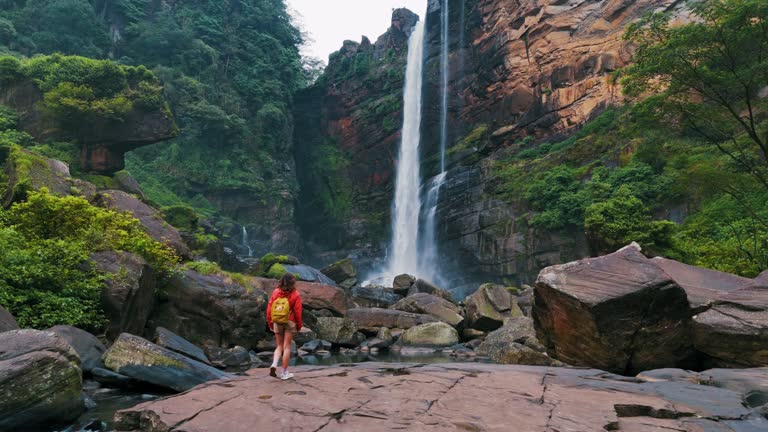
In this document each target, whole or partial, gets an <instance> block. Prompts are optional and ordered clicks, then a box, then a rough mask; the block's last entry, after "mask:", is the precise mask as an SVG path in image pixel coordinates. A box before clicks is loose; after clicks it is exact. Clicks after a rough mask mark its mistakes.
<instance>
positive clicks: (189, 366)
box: [103, 333, 232, 392]
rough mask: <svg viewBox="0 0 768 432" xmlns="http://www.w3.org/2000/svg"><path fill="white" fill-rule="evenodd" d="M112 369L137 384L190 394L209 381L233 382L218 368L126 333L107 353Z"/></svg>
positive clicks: (106, 356) (105, 356)
mask: <svg viewBox="0 0 768 432" xmlns="http://www.w3.org/2000/svg"><path fill="white" fill-rule="evenodd" d="M103 360H104V364H105V365H106V366H107V368H108V369H110V370H112V371H114V372H117V373H119V374H121V375H126V376H129V377H131V378H133V379H135V380H137V381H141V382H145V383H149V384H154V385H157V386H161V387H166V388H169V389H172V390H176V391H180V392H181V391H186V390H189V389H191V388H192V387H195V386H196V385H198V384H202V383H204V382H207V381H212V380H219V379H227V378H232V375H230V374H228V373H226V372H222V371H220V370H218V369H216V368H214V367H211V366H208V365H206V364H203V363H201V362H199V361H197V360H193V359H191V358H189V357H186V356H184V355H181V354H178V353H175V352H173V351H171V350H168V349H165V348H163V347H161V346H158V345H155V344H153V343H151V342H149V341H148V340H146V339H142V338H140V337H138V336H134V335H131V334H128V333H123V334H121V335H120V337H119V338H118V339H117V340H116V341H115V343H114V344H113V345H112V346H111V347H110V348H109V350H107V352H106V353H104V357H103Z"/></svg>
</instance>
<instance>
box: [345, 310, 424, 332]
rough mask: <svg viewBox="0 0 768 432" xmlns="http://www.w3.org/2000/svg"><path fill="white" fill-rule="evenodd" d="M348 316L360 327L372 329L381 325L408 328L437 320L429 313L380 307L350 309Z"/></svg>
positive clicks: (376, 329) (374, 329)
mask: <svg viewBox="0 0 768 432" xmlns="http://www.w3.org/2000/svg"><path fill="white" fill-rule="evenodd" d="M347 318H349V319H351V320H352V321H354V322H355V323H356V324H357V326H358V327H360V328H365V329H367V330H372V331H378V329H379V327H387V328H401V329H408V328H411V327H415V326H417V325H420V324H426V323H430V322H436V321H437V319H435V318H434V317H431V316H429V315H424V314H415V313H410V312H403V311H399V310H394V309H379V308H356V309H350V310H349V312H347Z"/></svg>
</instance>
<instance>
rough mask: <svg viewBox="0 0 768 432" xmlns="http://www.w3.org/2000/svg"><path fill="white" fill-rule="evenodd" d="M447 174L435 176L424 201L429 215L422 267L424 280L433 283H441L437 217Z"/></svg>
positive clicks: (423, 244) (426, 220) (426, 219)
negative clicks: (441, 190) (439, 200)
mask: <svg viewBox="0 0 768 432" xmlns="http://www.w3.org/2000/svg"><path fill="white" fill-rule="evenodd" d="M445 174H446V173H445V172H442V173H440V174H438V175H437V176H435V177H434V178H433V179H432V181H431V182H430V184H429V189H427V196H426V199H425V201H424V205H425V208H426V209H427V210H426V212H427V214H426V215H425V218H424V219H425V223H424V239H423V241H422V250H423V254H422V256H421V261H420V267H421V269H422V272H423V274H422V275H421V276H422V277H423V278H424V279H427V280H429V281H431V282H433V283H437V284H439V283H441V282H442V279H441V275H440V271H439V270H440V268H439V264H438V263H439V258H440V257H439V255H438V248H437V226H436V224H435V215H436V213H437V201H438V199H439V198H440V188H441V187H442V186H443V183H444V182H445Z"/></svg>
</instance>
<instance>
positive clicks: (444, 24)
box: [440, 0, 449, 174]
mask: <svg viewBox="0 0 768 432" xmlns="http://www.w3.org/2000/svg"><path fill="white" fill-rule="evenodd" d="M448 1H449V0H443V5H442V8H440V44H441V49H440V173H441V174H442V173H444V172H445V148H446V146H447V144H448V45H449V40H448V38H449V34H448V23H449V21H448V12H449V11H448Z"/></svg>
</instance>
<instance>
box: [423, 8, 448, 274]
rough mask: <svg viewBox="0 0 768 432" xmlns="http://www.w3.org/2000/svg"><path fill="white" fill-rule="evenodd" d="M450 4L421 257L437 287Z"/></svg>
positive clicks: (443, 13)
mask: <svg viewBox="0 0 768 432" xmlns="http://www.w3.org/2000/svg"><path fill="white" fill-rule="evenodd" d="M448 1H449V0H443V3H442V7H441V9H440V44H441V47H440V174H438V175H436V176H435V177H434V178H432V181H431V182H430V185H429V189H427V192H426V199H425V200H424V201H425V202H424V204H425V211H426V213H425V215H424V221H425V223H424V238H423V242H422V245H423V247H422V249H423V251H424V253H423V255H422V257H421V261H420V264H421V268H422V271H423V276H422V277H424V278H425V279H427V280H430V281H432V282H434V283H441V282H442V280H441V279H442V278H441V273H442V272H441V271H440V265H439V258H440V257H439V250H438V245H437V223H436V222H435V218H436V216H437V204H438V202H439V199H440V188H442V186H443V184H444V183H445V177H446V175H447V172H446V166H445V153H446V147H447V146H448V79H449V67H448V52H449V51H448V48H449V45H450V32H449V23H450V21H449V12H450V11H449V9H448Z"/></svg>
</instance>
